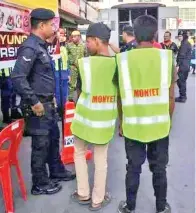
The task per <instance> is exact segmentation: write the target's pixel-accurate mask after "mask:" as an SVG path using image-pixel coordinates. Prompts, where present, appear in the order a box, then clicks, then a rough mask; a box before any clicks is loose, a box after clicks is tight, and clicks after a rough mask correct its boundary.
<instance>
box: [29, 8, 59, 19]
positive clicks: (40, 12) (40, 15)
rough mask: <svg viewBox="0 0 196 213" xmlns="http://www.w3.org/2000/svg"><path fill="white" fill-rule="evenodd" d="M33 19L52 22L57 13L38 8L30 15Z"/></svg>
mask: <svg viewBox="0 0 196 213" xmlns="http://www.w3.org/2000/svg"><path fill="white" fill-rule="evenodd" d="M30 16H31V18H34V19H40V20H50V19H53V18H54V17H55V13H54V12H53V11H52V10H49V9H45V8H36V9H34V10H32V12H31V14H30Z"/></svg>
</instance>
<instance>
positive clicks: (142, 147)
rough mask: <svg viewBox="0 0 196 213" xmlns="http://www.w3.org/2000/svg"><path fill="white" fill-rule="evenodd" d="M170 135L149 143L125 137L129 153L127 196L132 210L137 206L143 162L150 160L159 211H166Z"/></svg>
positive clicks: (126, 148) (127, 153)
mask: <svg viewBox="0 0 196 213" xmlns="http://www.w3.org/2000/svg"><path fill="white" fill-rule="evenodd" d="M168 146H169V137H166V138H163V139H159V140H157V141H154V142H152V143H149V144H144V143H140V142H139V141H135V140H131V139H128V138H125V150H126V155H127V160H128V164H127V175H126V196H127V205H128V208H129V209H130V210H134V209H135V208H136V198H137V192H138V188H139V184H140V174H141V172H142V164H143V163H144V162H145V160H146V156H147V159H148V162H149V167H150V171H151V172H152V174H153V181H152V182H153V187H154V192H155V197H156V208H157V211H164V209H165V205H166V202H167V199H166V197H167V176H166V166H167V164H168Z"/></svg>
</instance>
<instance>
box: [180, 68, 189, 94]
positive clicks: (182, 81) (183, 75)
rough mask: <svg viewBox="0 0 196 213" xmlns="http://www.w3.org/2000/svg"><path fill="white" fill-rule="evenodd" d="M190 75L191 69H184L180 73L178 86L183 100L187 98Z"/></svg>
mask: <svg viewBox="0 0 196 213" xmlns="http://www.w3.org/2000/svg"><path fill="white" fill-rule="evenodd" d="M188 75H189V69H182V70H179V72H178V77H179V78H178V80H177V85H178V87H179V93H180V97H181V98H186V97H187V96H186V81H187V78H188Z"/></svg>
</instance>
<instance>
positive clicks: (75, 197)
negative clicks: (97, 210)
mask: <svg viewBox="0 0 196 213" xmlns="http://www.w3.org/2000/svg"><path fill="white" fill-rule="evenodd" d="M71 200H72V201H74V202H76V203H78V204H80V205H89V204H90V203H91V198H89V199H88V200H80V195H79V194H78V192H77V191H75V192H74V193H73V194H72V195H71Z"/></svg>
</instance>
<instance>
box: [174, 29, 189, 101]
mask: <svg viewBox="0 0 196 213" xmlns="http://www.w3.org/2000/svg"><path fill="white" fill-rule="evenodd" d="M179 35H182V36H183V40H182V42H181V45H180V48H179V51H178V55H177V69H178V80H177V85H178V87H179V93H180V96H179V97H177V98H176V99H175V100H176V102H179V103H185V102H186V100H187V89H186V82H187V78H188V75H189V71H190V64H191V54H192V46H191V44H190V42H189V41H188V38H189V37H188V34H187V31H182V32H180V33H179Z"/></svg>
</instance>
